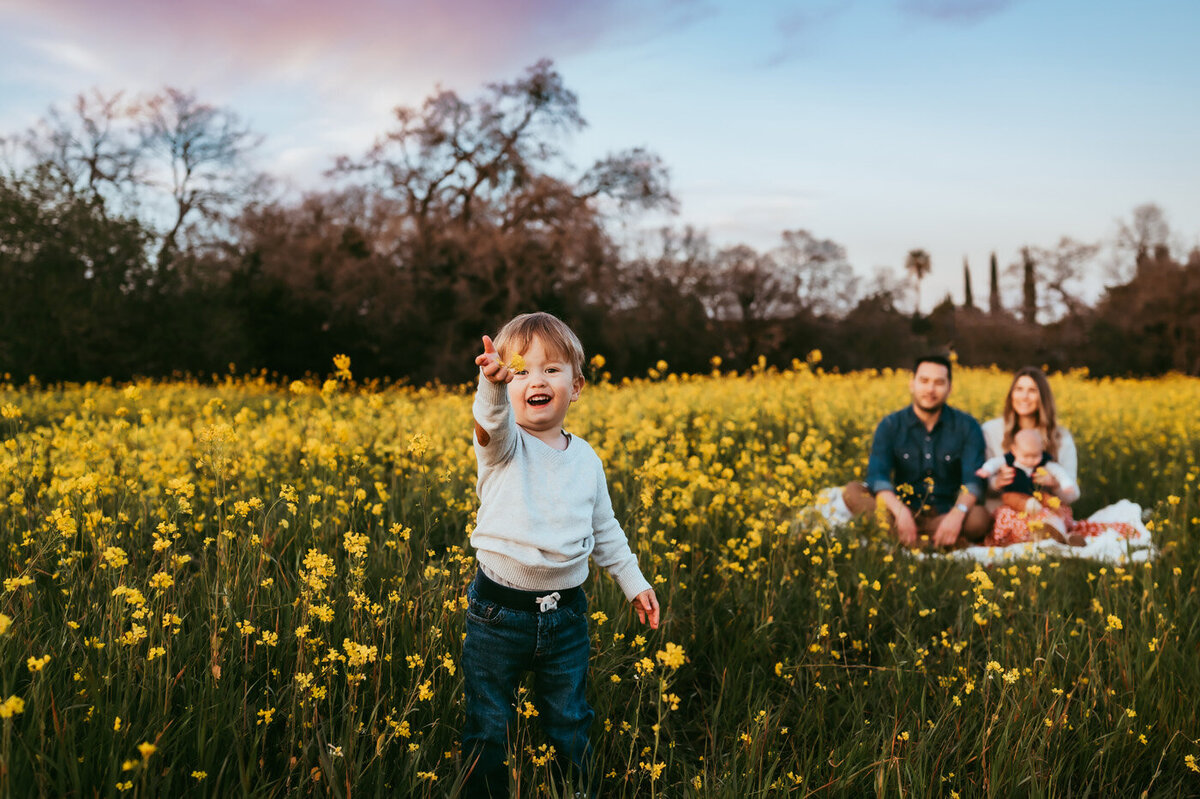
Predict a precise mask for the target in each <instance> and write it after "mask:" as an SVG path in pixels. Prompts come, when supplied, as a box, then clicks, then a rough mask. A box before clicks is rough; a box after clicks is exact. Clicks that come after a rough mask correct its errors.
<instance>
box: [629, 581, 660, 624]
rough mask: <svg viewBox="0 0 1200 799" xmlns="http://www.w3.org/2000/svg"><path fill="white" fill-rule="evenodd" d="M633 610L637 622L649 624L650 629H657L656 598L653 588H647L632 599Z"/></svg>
mask: <svg viewBox="0 0 1200 799" xmlns="http://www.w3.org/2000/svg"><path fill="white" fill-rule="evenodd" d="M633 609H634V610H636V611H637V615H638V621H640V622H641V623H642V624H649V625H650V629H652V630H657V629H658V597H656V596H655V595H654V589H653V588H647V589H646V590H645V591H643V592H642V593H640V594H638V595H637V596H635V597H634V598H633Z"/></svg>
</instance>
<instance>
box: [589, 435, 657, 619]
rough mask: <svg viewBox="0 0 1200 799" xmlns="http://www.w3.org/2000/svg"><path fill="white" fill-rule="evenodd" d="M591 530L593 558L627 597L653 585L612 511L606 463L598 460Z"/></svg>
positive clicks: (633, 595)
mask: <svg viewBox="0 0 1200 799" xmlns="http://www.w3.org/2000/svg"><path fill="white" fill-rule="evenodd" d="M592 534H593V536H594V538H595V547H594V548H593V549H592V560H594V561H595V562H596V565H597V566H599V567H600V568H602V569H605V570H606V571H608V573H609V574H611V575H612V577H613V579H614V580H616V581H617V585H619V586H621V591H623V592H624V594H625V598H626V599H629V600H632V599H633V598H634V597H636V596H637V595H638V594H640V593H642V592H643V591H645V590H646V589H647V588H649V587H650V583H649V582H647V581H646V578H645V577H644V576H643V575H642V570H641V569H639V568H638V563H637V555H634V554H633V550H631V549H630V548H629V539H628V538H626V537H625V531H624V530H622V529H621V523H620V522H618V521H617V517H616V514H615V513H613V507H612V498H611V497H610V496H609V495H608V481H607V480H606V479H605V478H604V467H603V466H601V465H600V463H599V459H597V462H596V504H595V506H594V507H593V510H592Z"/></svg>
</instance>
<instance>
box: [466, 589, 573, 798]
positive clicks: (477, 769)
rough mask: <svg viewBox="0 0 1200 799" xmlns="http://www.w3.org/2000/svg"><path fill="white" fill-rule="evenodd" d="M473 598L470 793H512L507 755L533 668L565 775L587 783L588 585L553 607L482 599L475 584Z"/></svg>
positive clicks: (542, 716)
mask: <svg viewBox="0 0 1200 799" xmlns="http://www.w3.org/2000/svg"><path fill="white" fill-rule="evenodd" d="M477 579H478V578H477ZM467 601H468V604H467V637H466V638H465V639H464V640H463V655H462V667H463V680H464V682H465V684H466V698H467V722H466V727H465V728H464V730H463V755H464V756H465V758H466V761H465V762H466V765H467V767H468V768H470V769H471V771H470V773H469V775H468V777H467V781H466V787H465V789H464V792H463V796H465V797H476V796H491V797H496V796H501V797H506V796H508V770H507V769H506V768H505V766H504V760H505V756H506V752H507V748H508V744H509V742H510V736H511V733H512V732H513V725H514V722H515V721H516V717H517V712H516V696H517V687H518V685H519V684H520V682H521V678H522V676H523V675H524V673H525V672H526V671H532V672H533V698H534V705H535V707H537V711H538V716H537V718H538V720H539V721H540V722H541V725H542V729H543V730H544V731H545V733H546V737H547V738H548V739H549V741H550V745H551V746H553V747H554V750H555V753H556V760H557V766H558V768H559V769H561V771H562V773H563V774H564V775H571V774H572V772H577V774H578V776H579V777H581V778H582V779H583V780H584V781H585V782H586V779H587V764H588V759H589V756H590V749H589V745H588V729H589V728H590V727H591V725H592V718H593V716H594V714H593V712H592V709H591V707H590V706H589V705H588V703H587V695H586V694H587V670H588V657H589V655H590V654H591V640H590V639H589V637H588V621H587V597H586V596H585V595H584V593H583V592H582V591H580V592H579V593H578V595H577V596H576V598H575V599H574V600H573V601H571V602H570V603H569V604H566V605H559V606H558V608H557V609H555V610H548V611H546V612H545V613H538V612H536V611H535V610H530V611H522V610H513V609H511V608H507V607H502V606H501V605H498V604H496V603H495V602H491V601H488V600H486V599H483V598H481V597H480V596H479V592H478V591H477V590H476V587H475V583H472V584H471V587H470V588H468V589H467Z"/></svg>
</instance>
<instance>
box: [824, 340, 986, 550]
mask: <svg viewBox="0 0 1200 799" xmlns="http://www.w3.org/2000/svg"><path fill="white" fill-rule="evenodd" d="M950 388H951V366H950V361H949V359H947V358H945V357H943V356H940V355H930V356H924V357H922V358H918V359H917V362H916V364H915V365H914V367H913V377H912V380H911V381H909V384H908V389H909V392H910V393H911V394H912V405H911V406H909V407H907V408H904V409H903V410H899V411H896V412H895V413H892V414H889V415H888V416H885V417H884V418H883V421H881V422H880V423H879V426H878V427H877V428H875V440H874V441H873V442H872V444H871V459H870V461H868V463H867V482H866V484H865V485H864V484H863V483H858V482H853V483H850V484H849V485H847V486H846V487H845V488H844V489H843V493H842V497H843V499H844V500H845V502H846V507H848V508H849V509H850V512H851V513H853V514H855V515H859V514H862V513H867V512H870V511H872V510H873V509H874V508H875V504H876V499H877V498H878V499H879V500H882V502H883V503H884V504H885V505H886V506H887V509H888V511H889V513H890V515H891V517H892V519H891V522H892V529H894V530H895V531H896V537H897V538H898V539H899V540H900V543H901V544H904V545H905V546H909V547H915V546H918V545H928V544H929V543H932V544H934V545H936V546H943V547H949V546H954V545H956V544H957V543H958V542H959V539H960V538H965V539H966V540H967V541H969V542H977V541H981V540H982V539H983V537H984V536H986V535H987V533H988V529H989V528H990V527H991V522H992V519H991V516H990V515H988V512H987V511H986V510H984V508H983V506H982V502H981V500H982V497H983V489H984V486H983V480H982V479H980V478H979V477H978V476H976V474H975V471H976V470H977V469H979V467H980V466H982V465H983V432H982V431H981V430H980V429H979V423H978V422H977V421H975V419H974V418H973V417H971V416H970V415H969V414H966V413H963V412H962V411H960V410H956V409H955V408H951V407H950V406H948V405H946V398H947V397H949V396H950ZM977 503H978V504H977ZM930 537H932V542H931V541H930ZM922 539H924V541H922Z"/></svg>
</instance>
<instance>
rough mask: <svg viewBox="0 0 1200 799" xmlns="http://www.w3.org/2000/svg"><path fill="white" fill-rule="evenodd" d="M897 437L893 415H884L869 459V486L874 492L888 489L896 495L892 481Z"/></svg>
mask: <svg viewBox="0 0 1200 799" xmlns="http://www.w3.org/2000/svg"><path fill="white" fill-rule="evenodd" d="M895 437H896V427H895V424H894V423H893V421H892V417H891V416H885V417H883V419H881V420H880V422H879V424H878V425H876V427H875V437H874V438H872V439H871V456H870V458H868V460H867V488H869V489H871V493H872V494H875V495H878V494H880V493H881V492H883V491H888V492H891V493H892V495H893V496H895V491H896V486H895V485H894V484H893V483H892V470H893V464H892V446H893V444H894V443H895ZM897 501H898V500H897Z"/></svg>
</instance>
